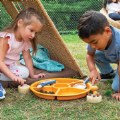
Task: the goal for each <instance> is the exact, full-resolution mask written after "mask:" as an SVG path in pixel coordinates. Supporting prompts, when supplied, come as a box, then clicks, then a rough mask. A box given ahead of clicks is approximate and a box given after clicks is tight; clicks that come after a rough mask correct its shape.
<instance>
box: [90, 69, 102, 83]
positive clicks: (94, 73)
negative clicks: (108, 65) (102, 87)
mask: <svg viewBox="0 0 120 120" xmlns="http://www.w3.org/2000/svg"><path fill="white" fill-rule="evenodd" d="M89 77H90V80H91V81H92V84H93V85H94V84H95V83H97V82H98V81H99V80H100V79H101V77H100V73H99V72H98V71H97V70H92V71H91V72H90V75H89ZM96 80H97V81H96Z"/></svg>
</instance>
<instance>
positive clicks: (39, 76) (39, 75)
mask: <svg viewBox="0 0 120 120" xmlns="http://www.w3.org/2000/svg"><path fill="white" fill-rule="evenodd" d="M45 75H46V74H44V73H40V74H37V75H33V76H32V78H43V77H45Z"/></svg>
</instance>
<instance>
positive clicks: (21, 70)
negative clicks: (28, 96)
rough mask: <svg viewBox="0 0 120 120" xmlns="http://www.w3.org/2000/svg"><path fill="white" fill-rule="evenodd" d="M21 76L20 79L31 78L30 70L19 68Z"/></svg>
mask: <svg viewBox="0 0 120 120" xmlns="http://www.w3.org/2000/svg"><path fill="white" fill-rule="evenodd" d="M19 74H20V77H22V78H27V77H28V76H29V70H28V68H27V67H25V66H20V67H19Z"/></svg>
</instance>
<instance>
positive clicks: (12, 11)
mask: <svg viewBox="0 0 120 120" xmlns="http://www.w3.org/2000/svg"><path fill="white" fill-rule="evenodd" d="M1 2H2V4H3V5H4V7H5V9H6V11H7V13H8V14H9V15H10V16H11V17H12V18H13V19H15V17H16V15H17V14H18V10H17V9H16V7H15V5H14V3H13V2H12V1H9V0H1Z"/></svg>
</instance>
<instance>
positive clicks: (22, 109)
mask: <svg viewBox="0 0 120 120" xmlns="http://www.w3.org/2000/svg"><path fill="white" fill-rule="evenodd" d="M63 38H64V40H65V43H66V45H67V46H68V48H69V49H70V52H71V53H72V54H73V56H74V57H75V58H76V60H77V61H78V63H79V65H80V68H81V70H82V72H83V73H84V74H86V75H88V68H87V65H86V61H85V56H86V44H85V43H83V42H82V41H81V40H79V38H78V37H77V35H63ZM98 86H99V92H100V93H101V94H102V96H103V101H102V102H101V103H98V104H90V103H88V102H87V101H86V98H82V99H76V100H72V101H57V100H45V99H42V98H38V97H36V96H34V95H33V94H32V93H30V94H28V95H25V96H22V95H20V94H19V93H18V91H17V89H6V91H7V94H6V98H5V99H4V100H2V101H0V120H120V102H118V101H116V100H114V99H112V97H111V96H108V95H105V93H106V91H107V90H111V84H110V82H106V83H103V82H100V83H99V84H98Z"/></svg>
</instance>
